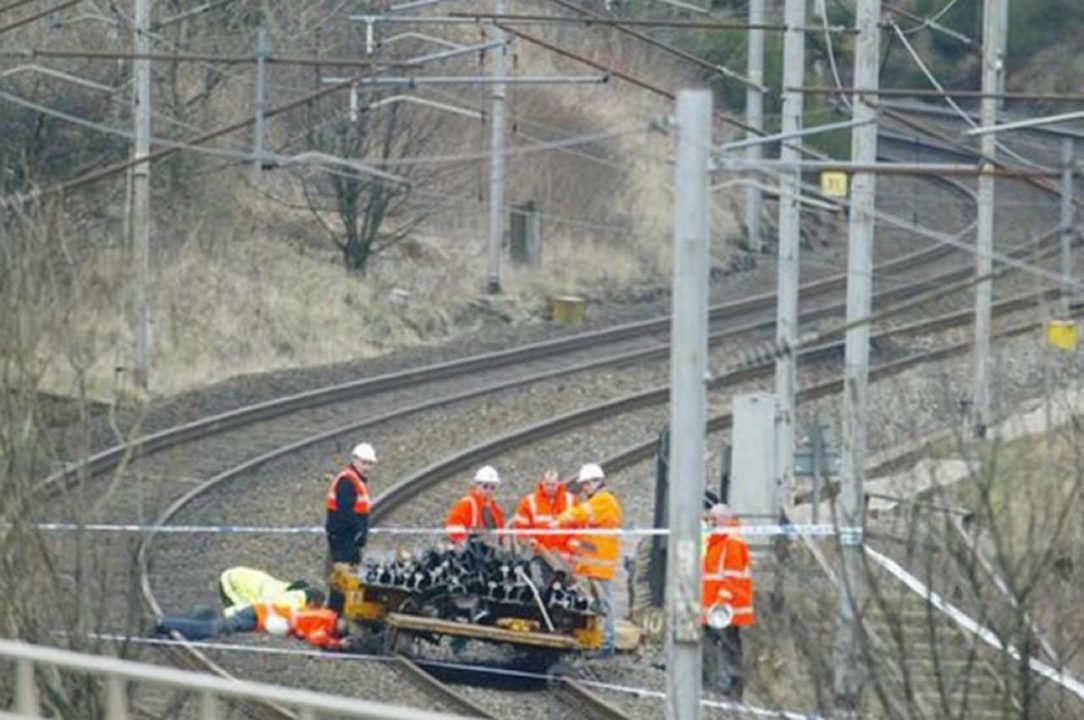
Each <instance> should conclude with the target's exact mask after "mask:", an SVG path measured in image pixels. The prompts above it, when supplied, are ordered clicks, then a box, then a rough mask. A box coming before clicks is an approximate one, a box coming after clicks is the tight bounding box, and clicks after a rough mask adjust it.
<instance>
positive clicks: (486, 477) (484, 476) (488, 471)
mask: <svg viewBox="0 0 1084 720" xmlns="http://www.w3.org/2000/svg"><path fill="white" fill-rule="evenodd" d="M473 482H476V483H493V484H494V485H499V484H500V482H501V476H500V475H498V474H497V470H496V468H494V467H493V466H492V465H483V466H482V467H480V468H478V472H476V473H474V481H473Z"/></svg>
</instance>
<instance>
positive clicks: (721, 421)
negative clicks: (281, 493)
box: [51, 247, 1034, 717]
mask: <svg viewBox="0 0 1084 720" xmlns="http://www.w3.org/2000/svg"><path fill="white" fill-rule="evenodd" d="M948 254H949V253H948V252H946V250H945V249H944V248H943V247H931V248H927V249H924V250H921V251H918V252H915V253H911V254H909V255H906V256H904V257H902V258H898V259H896V260H893V261H890V262H889V263H886V264H883V265H882V266H881V267H880V268H879V269H878V272H886V271H889V272H906V271H909V270H913V269H917V268H921V267H923V266H926V265H928V264H930V263H932V262H938V261H941V260H943V259H944V258H945V257H946V256H947V255H948ZM968 274H970V268H969V267H958V268H955V269H953V270H951V271H948V272H945V273H942V274H940V275H938V276H935V278H933V279H932V280H933V282H935V283H936V282H957V283H959V288H957V290H962V289H964V288H966V287H967V286H968V285H969V282H968V281H967V280H965V279H963V278H965V277H966V276H967V275H968ZM842 286H843V276H842V275H836V276H830V277H828V278H825V279H823V280H820V281H817V282H816V283H810V284H807V286H806V287H803V290H802V293H803V297H807V296H812V297H818V296H828V295H830V293H832V292H833V291H836V290H839V289H841V288H842ZM913 293H914V287H913V286H912V287H906V286H904V287H897V288H894V289H892V290H889V291H884V292H883V293H880V294H879V295H878V302H879V303H881V304H887V303H890V302H893V301H895V300H898V299H900V298H903V297H906V296H907V295H908V294H913ZM1032 300H1034V298H1033V299H1032ZM1027 303H1028V300H1027V299H1026V298H1022V297H1018V298H1013V299H1012V302H1011V303H1009V304H1008V305H1006V306H1004V307H1005V308H1006V309H1005V310H1004V311H1005V312H1008V311H1009V309H1008V308H1010V307H1015V308H1016V309H1019V307H1021V306H1022V305H1021V304H1023V305H1026V304H1027ZM773 305H774V295H772V294H763V295H758V296H754V297H750V298H746V299H743V300H739V301H736V302H733V303H727V304H724V305H720V306H716V307H714V308H713V309H712V322H713V323H727V322H729V323H731V326H730V327H727V328H725V329H717V330H715V331H714V332H713V337H714V341H715V342H716V343H719V342H722V341H724V340H727V339H733V338H734V337H736V336H738V335H739V334H740V333H750V334H752V333H756V332H761V331H764V330H768V329H770V327H771V326H772V325H773V324H774V323H773V320H772V319H770V318H768V317H763V318H759V319H754V320H749V319H748V318H749V317H751V316H755V314H756V313H758V312H759V313H762V314H764V315H765V316H767V314H768V313H769V312H770V311H771V309H772V307H773ZM916 306H917V302H916ZM841 307H842V305H841V304H839V303H835V304H832V303H826V304H825V305H823V306H822V307H818V308H815V309H813V310H811V311H809V312H807V313H806V314H805V315H804V318H803V319H804V321H806V322H810V321H813V320H816V319H821V318H825V317H831V316H833V315H835V314H838V313H839V312H840V310H841ZM738 320H743V321H744V322H742V323H740V324H739V323H738ZM962 322H966V313H956V314H954V317H953V318H949V317H942V318H936V319H934V320H931V321H927V324H925V325H916V326H915V327H913V328H910V329H901V328H894V329H891V330H890V331H888V334H887V335H886V337H887V336H888V335H895V336H899V335H904V334H906V333H908V332H931V331H933V330H935V329H941V328H944V327H956V326H959V324H960V323H962ZM668 323H669V320H668V318H657V319H654V320H650V321H645V322H642V323H633V324H629V325H626V326H622V327H620V328H614V329H611V330H607V331H599V332H596V333H590V334H586V335H584V336H578V337H573V338H562V339H559V340H555V341H547V342H545V343H539V344H535V345H532V346H525V347H523V348H515V349H512V350H508V351H503V352H498V353H491V354H489V355H486V356H480V357H475V358H467V359H464V360H462V361H454V362H450V363H443V364H441V365H438V366H433V367H430V368H420V369H416V370H408V371H403V372H400V373H393V374H390V375H387V376H381V377H377V378H370V379H367V380H363V381H359V382H356V383H348V384H346V385H337V386H334V387H330V388H323V389H320V390H317V391H314V392H311V393H304V394H298V395H294V396H290V397H288V398H283V399H281V400H276V401H271V402H267V403H261V404H260V405H258V406H254V407H250V408H242V409H241V410H239V411H236V412H232V413H225V414H220V415H216V416H214V417H212V418H207V419H205V420H202V421H198V422H195V423H189V424H187V425H185V426H183V427H180V428H175V429H171V430H168V431H163V432H161V433H157V434H155V435H153V436H149V437H147V438H141V439H140V440H138V441H136V442H134V443H132V444H130V445H128V446H127V447H124V448H117V449H113V450H110V451H106V452H104V453H99V454H98V455H96V456H95V457H94V458H91V460H90V461H89V463H88V464H87V465H85V466H84V467H82V468H79V469H75V470H68V471H66V472H64V473H59V474H57V475H55V476H53V478H51V480H52V482H54V483H56V482H62V481H64V480H67V479H70V478H72V477H76V476H78V475H79V474H80V473H82V474H83V475H93V474H97V473H101V472H104V471H106V470H108V469H111V468H115V467H117V465H118V464H119V463H121V462H124V461H125V460H126V458H129V457H131V455H132V454H133V453H137V454H139V455H141V456H143V457H146V456H149V455H153V454H154V453H156V452H159V451H162V450H165V449H167V448H170V447H176V446H177V445H179V444H184V443H190V442H193V441H194V440H197V439H200V438H203V437H206V436H208V435H211V434H215V433H220V432H223V431H226V430H231V429H237V428H240V427H242V426H244V425H245V424H246V423H252V422H264V421H267V420H270V419H273V418H278V417H285V416H286V415H287V414H289V413H293V412H297V411H299V410H303V409H311V408H319V407H325V406H327V405H334V404H336V403H339V402H341V401H342V399H343V397H344V396H348V397H350V398H351V399H352V400H358V399H365V398H368V399H373V398H380V397H381V396H380V395H379V394H380V393H387V392H392V391H395V390H398V389H402V388H406V387H409V386H411V385H416V384H421V383H429V382H436V381H438V380H441V379H448V378H456V377H459V376H461V375H464V374H468V373H469V374H488V373H492V372H494V371H495V370H497V369H499V368H506V367H509V366H512V365H514V364H517V363H521V362H523V361H525V360H527V359H530V360H532V361H539V360H542V359H545V358H552V357H556V356H559V355H562V354H567V353H569V352H571V351H573V350H575V349H577V348H579V349H580V350H583V351H584V352H585V354H591V353H597V352H598V351H599V348H604V347H607V346H608V345H610V346H612V344H613V343H615V342H617V343H621V342H630V343H631V344H637V343H646V344H648V345H650V346H649V347H646V348H642V347H639V348H634V349H625V350H624V351H621V352H616V353H612V354H611V355H608V356H606V357H603V358H597V357H596V358H592V359H588V360H584V361H581V362H573V363H572V364H570V365H568V366H566V367H564V368H561V369H558V370H556V371H550V372H551V373H553V374H552V375H548V374H547V373H546V372H540V373H534V374H531V375H528V376H526V377H520V378H518V379H516V380H513V381H511V385H517V384H527V383H532V382H538V381H539V379H540V378H542V377H552V376H556V375H561V374H571V373H575V372H582V371H584V370H587V369H590V368H597V367H602V366H604V365H606V364H614V365H618V364H622V363H632V362H636V361H638V360H642V359H646V358H651V357H665V355H666V353H667V352H668V350H667V349H666V347H665V346H664V345H661V344H660V340H662V339H663V338H664V337H665V334H666V332H667V327H668ZM1015 331H1016V332H1023V331H1024V330H1015ZM581 341H582V343H583V344H582V345H581V344H580V343H581ZM966 349H967V346H966V344H964V345H956V346H952V347H950V348H942V349H939V350H937V351H934V352H931V353H927V354H922V355H919V356H916V357H914V358H908V359H906V360H904V361H898V362H896V363H892V364H889V365H886V366H882V367H880V368H878V370H876V371H875V373H876V374H877V376H878V377H882V376H888V375H890V374H893V373H896V372H902V371H903V370H905V369H907V368H910V367H914V366H916V365H918V364H920V363H922V362H928V361H930V360H933V359H939V358H944V357H948V356H950V355H952V354H958V353H960V352H964V351H966ZM815 350H816V352H815V353H814V354H812V355H810V356H809V357H810V358H813V357H832V356H834V355H836V354H838V353H839V352H840V351H839V347H838V344H837V345H834V346H833V345H832V344H828V345H826V346H824V347H819V348H816V349H815ZM766 367H767V365H766V364H762V365H760V366H759V367H757V368H756V373H763V372H765V368H766ZM739 372H740V373H748V374H744V375H743V374H739ZM756 373H754V369H753V368H744V369H742V370H741V371H736V373H735V374H734V375H733V376H731V377H729V378H727V379H726V380H721V381H720V383H719V384H720V386H722V385H725V384H726V383H727V382H729V383H736V382H741V381H743V380H748V379H750V378H752V377H756V376H757V374H756ZM500 386H501V385H500V383H494V384H490V385H486V386H483V387H480V388H476V389H474V390H469V391H466V392H463V393H459V394H456V395H454V396H451V397H452V399H447V400H446V401H447V402H456V401H459V400H463V399H466V398H469V397H475V396H478V395H481V394H485V393H489V392H494V391H495V388H498V387H500ZM837 388H838V381H831V382H828V383H821V384H818V385H815V386H813V387H811V388H808V389H807V390H806V391H805V393H804V394H803V398H804V399H810V398H814V397H819V396H824V395H827V394H829V393H831V392H833V391H834V390H836V389H837ZM663 395H664V391H663V390H662V389H652V390H649V391H645V392H642V393H639V394H637V395H635V396H626V397H624V398H620V399H618V400H617V401H612V402H610V403H605V404H600V405H598V406H593V407H589V408H587V409H584V410H579V411H575V412H572V413H568V417H563V418H561V419H559V422H556V423H551V424H550V425H549V427H543V426H545V425H546V424H545V423H541V424H539V426H538V427H535V428H529V429H528V430H529V432H527V433H525V434H524V436H523V437H522V438H519V439H514V438H512V437H511V434H510V435H509V436H505V437H503V438H500V439H499V440H498V441H497V442H491V443H484V444H482V445H479V446H476V447H474V448H470V449H468V450H466V451H463V452H461V453H458V454H457V455H456V456H455V457H453V458H450V459H449V460H448V461H442V462H441V463H437V464H434V465H431V466H430V467H427V468H426V469H425V470H423V471H421V472H419V473H415V474H414V475H413V476H411V477H410V478H407V479H406V480H404V481H403V482H402V483H400V484H398V485H397V486H396V487H395V488H393V489H392V490H391V491H389V492H388V493H386V494H385V495H384V496H382V497H381V498H380V499H379V500H378V504H377V508H378V509H379V510H380V511H381V512H390V511H391V510H393V509H394V508H395V507H396V504H397V502H402V500H399V501H397V497H400V496H401V497H402V498H407V497H409V496H411V495H412V494H413V493H415V492H417V490H418V488H420V487H423V486H425V485H427V484H428V485H432V484H435V483H438V482H440V480H442V479H444V478H447V477H449V476H452V475H454V474H455V473H456V472H458V471H459V470H460V469H461V468H463V467H465V466H468V465H470V464H472V463H474V462H476V461H477V460H478V459H480V458H483V457H491V456H492V455H493V454H494V453H500V452H506V451H509V450H511V449H513V448H515V447H517V446H518V445H517V443H521V442H533V441H534V440H537V438H538V437H541V436H545V435H550V434H555V433H558V432H561V431H562V423H565V425H564V427H566V428H567V427H576V426H582V425H583V424H584V423H588V422H594V421H596V420H600V419H603V418H606V417H609V416H610V415H611V414H612V413H613V412H614V411H617V410H620V409H621V408H624V411H627V410H628V409H632V408H634V407H636V406H637V405H638V404H643V405H647V404H651V403H658V402H660V401H661V398H662V396H663ZM444 401H445V399H441V400H430V401H427V402H423V403H417V404H415V405H414V406H410V407H408V408H405V409H403V411H402V412H408V411H409V412H419V411H420V410H422V409H432V408H434V407H436V406H438V405H439V404H440V403H442V402H444ZM603 405H606V407H603ZM397 414H399V415H401V413H384V414H382V415H376V416H371V417H369V418H366V419H364V420H360V421H358V422H357V423H351V424H348V425H337V426H334V427H332V428H330V429H326V430H324V431H323V432H320V433H317V434H313V435H308V436H305V437H303V438H300V439H296V440H294V441H293V442H290V443H286V444H279V445H277V446H275V447H274V448H273V449H272V450H270V451H269V452H265V453H262V454H260V455H259V456H257V457H250V458H248V459H246V460H245V461H244V462H242V463H240V464H236V465H234V466H232V467H231V468H230V469H228V470H226V471H223V472H219V473H217V474H216V475H215V476H214V477H213V478H211V480H209V481H208V483H205V484H204V485H201V486H200V487H199V488H196V489H195V490H193V491H192V492H190V493H187V494H186V495H185V496H184V497H182V498H181V499H180V500H179V501H178V502H175V503H173V504H172V505H171V506H170V509H169V510H167V511H166V513H164V514H163V516H162V517H161V518H160V519H159V520H160V522H162V523H163V524H164V523H165V522H168V521H169V520H170V518H171V517H172V516H173V515H175V514H176V513H177V512H179V511H180V510H181V508H183V507H185V506H186V505H187V504H188V503H190V502H192V501H193V500H195V499H196V498H198V497H200V496H201V495H204V494H205V493H206V492H208V491H209V490H210V489H211V488H212V487H214V486H216V485H219V484H220V483H224V482H225V481H226V480H228V479H231V478H235V477H237V476H238V475H240V474H243V473H245V472H248V471H251V470H253V469H255V468H258V467H260V466H261V465H263V464H265V463H266V462H269V461H270V460H272V459H274V458H275V457H281V456H283V455H287V454H289V453H290V452H294V451H296V450H297V449H299V448H300V447H305V446H309V445H312V444H315V443H319V442H321V441H325V440H328V439H330V438H333V437H336V436H338V435H341V434H343V433H346V432H352V431H355V430H357V429H358V428H360V427H362V426H365V425H371V424H375V423H378V422H385V421H387V420H388V419H390V418H391V417H393V416H397ZM294 422H295V424H296V421H294ZM728 423H729V416H728V415H718V416H715V417H713V418H712V420H711V426H712V427H713V428H716V429H717V428H722V427H726V425H727V424H728ZM502 443H504V444H502ZM652 451H653V442H649V443H643V444H639V445H637V446H635V447H630V448H628V449H626V450H625V451H622V452H621V453H618V454H616V455H614V456H612V457H610V458H609V459H608V461H604V462H607V465H608V467H609V468H610V469H611V472H613V471H616V470H619V469H620V468H622V467H628V466H629V465H631V464H634V463H636V462H639V461H640V460H642V459H644V458H645V457H647V456H649V455H650V453H651V452H652ZM152 540H153V536H152V537H151V538H148V542H147V543H146V544H145V545H144V546H143V547H144V551H145V550H146V548H148V547H149V546H150V542H151V541H152ZM143 558H144V562H143V565H142V566H143V567H144V568H146V555H145V553H144V554H143ZM143 587H144V591H145V592H146V593H149V594H150V596H151V597H153V593H152V592H151V591H150V580H149V578H148V576H146V575H144V578H143ZM404 672H406V671H405V670H404ZM417 682H422V681H417ZM581 690H582V688H581ZM561 692H565V691H559V692H557V693H556V694H560V693H561ZM584 692H586V691H584ZM434 693H435V694H439V691H434ZM578 704H579V705H580V706H581V711H582V706H583V704H584V701H583V700H582V699H581V700H579V701H578ZM483 717H484V715H483ZM599 717H605V716H604V715H599ZM611 717H621V715H611Z"/></svg>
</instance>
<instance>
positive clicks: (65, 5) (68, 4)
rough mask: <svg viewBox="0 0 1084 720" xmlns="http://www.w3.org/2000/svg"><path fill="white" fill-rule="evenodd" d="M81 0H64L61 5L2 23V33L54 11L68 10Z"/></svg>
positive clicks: (0, 27) (0, 29) (0, 33)
mask: <svg viewBox="0 0 1084 720" xmlns="http://www.w3.org/2000/svg"><path fill="white" fill-rule="evenodd" d="M81 2H83V0H67V2H62V3H60V4H59V5H53V6H52V7H49V8H46V9H45V10H42V11H41V12H37V13H34V14H33V15H28V16H27V17H24V18H22V19H20V20H15V21H13V22H10V23H8V24H7V25H0V35H3V34H4V33H6V32H10V31H11V30H15V29H17V28H21V27H22V26H23V25H29V24H30V23H32V22H34V21H35V20H40V19H42V18H43V17H48V16H49V15H52V14H53V13H58V12H60V11H61V10H67V9H68V8H70V7H74V6H76V5H78V4H79V3H81Z"/></svg>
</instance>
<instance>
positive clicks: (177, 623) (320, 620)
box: [154, 590, 352, 650]
mask: <svg viewBox="0 0 1084 720" xmlns="http://www.w3.org/2000/svg"><path fill="white" fill-rule="evenodd" d="M306 592H307V593H308V594H309V604H308V605H307V606H306V607H304V608H291V607H287V606H284V605H276V604H275V603H253V604H252V605H245V606H244V607H241V608H239V609H237V611H236V612H234V613H233V614H231V615H230V616H229V617H223V616H221V615H219V614H217V613H214V612H213V611H212V612H210V613H207V612H197V613H194V614H193V615H191V616H182V615H167V616H164V617H161V618H159V619H158V622H157V623H155V626H154V632H155V634H156V635H169V634H170V633H174V632H175V633H178V634H180V635H182V636H183V637H185V638H187V639H189V640H206V639H207V638H212V637H216V636H218V635H228V634H231V633H242V632H266V633H268V634H269V635H278V636H285V635H289V636H291V637H295V638H299V639H301V640H304V641H305V642H307V643H309V644H310V645H315V646H316V647H321V648H326V649H328V650H347V649H349V648H350V647H351V646H352V639H351V638H350V637H348V636H347V632H348V624H347V622H346V620H344V619H342V618H341V617H340V616H339V614H338V613H337V612H335V611H334V610H331V609H329V608H325V607H320V606H321V605H323V603H324V594H323V593H322V592H320V591H319V590H308V591H306Z"/></svg>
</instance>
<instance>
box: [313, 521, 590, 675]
mask: <svg viewBox="0 0 1084 720" xmlns="http://www.w3.org/2000/svg"><path fill="white" fill-rule="evenodd" d="M331 583H332V585H333V586H334V587H336V588H338V589H339V590H341V591H342V592H343V593H344V594H345V596H346V604H345V607H344V610H343V614H344V616H345V617H346V618H347V619H349V620H350V621H351V622H353V623H356V624H359V625H362V626H363V627H364V628H365V629H367V630H369V631H370V632H371V633H375V634H376V636H378V637H382V639H383V648H384V651H385V652H387V653H389V654H395V653H401V654H405V655H417V654H419V652H420V651H419V648H424V644H428V645H430V646H433V647H435V646H439V645H440V644H441V641H442V639H443V638H449V639H450V645H451V647H452V648H453V649H458V648H461V647H462V646H463V645H464V644H465V643H466V641H468V640H477V641H482V642H486V643H495V644H499V645H505V646H510V647H511V648H512V650H513V652H512V658H511V659H510V662H509V663H508V664H509V666H510V667H514V668H516V669H530V670H535V671H544V670H545V669H548V668H549V667H550V666H551V665H552V664H553V663H554V662H556V661H557V660H559V659H560V657H561V656H562V655H564V654H566V653H575V652H580V651H584V650H596V649H598V648H599V647H600V646H601V645H602V620H603V618H602V615H601V614H600V608H599V606H598V604H597V601H595V600H594V599H592V598H590V597H589V596H588V595H587V594H586V593H584V592H582V591H581V590H580V589H578V588H577V587H575V586H574V585H573V583H572V581H571V578H570V577H569V576H568V574H567V573H566V572H564V571H562V570H559V569H555V563H554V562H553V561H551V560H550V558H549V557H548V556H547V555H546V554H544V553H543V554H533V553H530V552H526V553H516V552H510V551H507V550H504V549H501V548H497V547H494V546H492V545H489V544H487V543H485V542H483V541H482V540H480V539H476V538H471V539H470V540H468V542H467V543H465V544H464V545H462V546H459V547H455V548H451V549H430V550H426V551H424V552H422V553H421V554H415V555H409V556H402V557H398V558H396V559H394V560H391V561H385V562H367V563H366V564H365V565H363V566H362V567H361V568H359V570H358V573H357V574H356V575H354V574H348V573H343V572H337V573H335V574H334V575H333V576H332V578H331Z"/></svg>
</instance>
